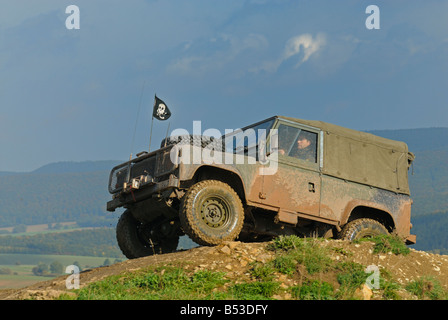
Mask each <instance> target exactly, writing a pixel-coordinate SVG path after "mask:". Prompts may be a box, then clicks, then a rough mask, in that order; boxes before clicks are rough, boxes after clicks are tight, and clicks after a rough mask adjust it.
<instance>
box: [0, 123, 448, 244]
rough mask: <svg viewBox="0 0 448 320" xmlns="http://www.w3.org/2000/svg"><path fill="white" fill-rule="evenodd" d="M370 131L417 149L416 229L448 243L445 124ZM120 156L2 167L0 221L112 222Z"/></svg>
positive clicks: (414, 183)
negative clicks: (112, 188)
mask: <svg viewBox="0 0 448 320" xmlns="http://www.w3.org/2000/svg"><path fill="white" fill-rule="evenodd" d="M368 132H369V133H373V134H376V135H378V136H382V137H385V138H389V139H394V140H400V141H404V142H406V143H407V144H408V146H409V150H410V151H411V152H414V153H415V155H416V159H415V161H414V165H413V167H412V168H411V169H410V172H409V180H410V186H411V192H412V197H413V199H414V204H413V208H412V215H413V217H414V218H415V219H413V223H414V225H415V229H416V230H417V229H418V228H422V226H423V225H425V226H426V227H425V230H426V231H423V229H421V230H422V231H421V232H422V233H424V234H426V235H427V236H426V237H427V238H428V239H429V240H431V239H432V238H435V237H437V239H438V243H437V247H436V248H432V249H441V250H445V249H448V236H447V237H446V238H444V237H443V235H442V234H440V235H436V234H433V233H431V232H430V231H431V230H430V228H431V225H432V226H434V224H436V223H438V222H441V221H445V217H446V212H447V211H448V128H424V129H403V130H377V131H368ZM120 162H122V161H116V160H110V161H85V162H58V163H51V164H48V165H45V166H43V167H41V168H39V169H37V170H34V171H32V172H27V173H17V172H0V195H1V196H0V227H9V226H16V225H21V224H25V225H31V224H44V223H57V222H66V221H77V222H80V223H83V224H84V225H85V226H89V225H92V226H93V225H95V226H98V225H109V226H110V225H111V224H112V223H113V222H111V221H116V220H117V218H118V215H119V214H118V213H108V212H107V211H106V202H107V201H109V200H110V194H109V193H108V191H107V184H108V179H109V172H110V170H111V169H112V168H113V167H114V166H115V165H117V164H119V163H120ZM423 216H427V217H428V219H426V218H425V217H423ZM422 217H423V218H422ZM419 224H420V227H419ZM447 227H448V219H447ZM444 229H445V228H442V229H441V228H440V226H439V228H438V229H437V230H440V232H442V230H444ZM443 239H446V241H445V240H443ZM425 241H426V240H425ZM443 241H445V243H444V242H443ZM422 245H425V242H424V243H423V244H422V242H420V243H419V246H422ZM425 249H428V248H425ZM429 249H431V248H429ZM429 249H428V250H429Z"/></svg>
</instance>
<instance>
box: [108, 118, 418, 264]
mask: <svg viewBox="0 0 448 320" xmlns="http://www.w3.org/2000/svg"><path fill="white" fill-rule="evenodd" d="M264 132H266V134H265V135H264V134H263V133H264ZM264 137H265V139H264ZM165 140H167V139H165ZM305 150H306V151H305ZM413 159H414V155H413V154H412V153H411V152H409V151H408V147H407V145H406V144H405V143H404V142H399V141H393V140H389V139H385V138H381V137H378V136H375V135H372V134H369V133H365V132H360V131H355V130H351V129H346V128H343V127H340V126H336V125H332V124H328V123H325V122H321V121H309V120H301V119H294V118H288V117H282V116H275V117H272V118H269V119H266V120H264V121H261V122H258V123H255V124H253V125H251V126H248V127H246V128H243V129H242V130H237V131H234V132H230V133H229V134H227V135H226V136H223V137H221V138H216V137H215V138H213V137H204V136H194V135H186V136H175V137H170V139H168V141H162V145H161V148H160V149H159V150H156V151H152V152H142V153H140V154H138V155H137V157H136V158H135V159H131V160H130V161H128V162H125V163H123V164H121V165H118V166H116V167H115V168H113V169H112V171H111V174H110V180H109V192H110V193H111V194H112V200H111V201H109V202H108V203H107V210H108V211H115V210H116V209H117V208H119V207H124V208H125V209H126V210H125V211H124V212H123V214H122V215H121V217H120V219H119V221H118V223H117V230H116V232H117V240H118V244H119V246H120V248H121V250H122V251H123V253H124V254H125V255H126V256H127V257H128V258H130V259H131V258H138V257H142V256H147V255H151V254H157V253H166V252H172V251H174V250H176V248H177V246H178V242H179V237H180V236H182V235H184V234H187V235H188V236H189V237H190V238H191V239H192V240H193V241H194V242H196V243H198V244H200V245H216V244H219V243H222V242H224V241H231V240H235V239H237V240H239V241H263V240H267V239H272V237H276V236H278V235H282V234H286V235H290V234H295V235H299V236H319V237H327V238H339V239H347V240H355V239H359V238H363V237H369V236H374V235H377V234H387V233H391V234H396V235H398V236H399V237H401V238H402V239H403V241H405V242H406V243H407V244H412V243H415V241H416V237H415V235H411V234H410V229H411V228H412V225H411V222H410V217H411V204H412V200H411V198H410V190H409V184H408V169H409V166H410V165H411V163H412V161H413Z"/></svg>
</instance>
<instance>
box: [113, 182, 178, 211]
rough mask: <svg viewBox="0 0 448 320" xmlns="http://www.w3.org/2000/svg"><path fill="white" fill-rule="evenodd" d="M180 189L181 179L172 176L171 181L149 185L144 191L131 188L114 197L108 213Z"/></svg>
mask: <svg viewBox="0 0 448 320" xmlns="http://www.w3.org/2000/svg"><path fill="white" fill-rule="evenodd" d="M178 187H179V179H178V178H177V177H175V176H174V175H170V177H169V179H167V180H163V181H160V182H156V183H154V184H151V185H147V186H145V187H144V188H142V189H134V188H132V186H130V187H129V188H128V189H126V191H122V192H120V193H118V194H116V195H115V196H114V199H112V200H111V201H109V202H107V211H112V212H113V211H115V209H117V208H119V207H124V206H126V205H129V204H133V203H136V202H139V201H142V200H145V199H148V198H150V197H151V196H152V195H154V194H158V193H161V192H163V191H165V190H168V189H171V188H178Z"/></svg>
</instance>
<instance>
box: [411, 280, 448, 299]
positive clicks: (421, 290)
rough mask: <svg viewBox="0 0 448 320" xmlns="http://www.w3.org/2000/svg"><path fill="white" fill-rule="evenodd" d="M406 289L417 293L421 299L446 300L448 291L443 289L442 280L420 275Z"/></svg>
mask: <svg viewBox="0 0 448 320" xmlns="http://www.w3.org/2000/svg"><path fill="white" fill-rule="evenodd" d="M406 290H408V291H409V292H411V293H412V294H415V295H416V296H417V297H418V298H419V299H425V298H427V299H430V300H446V299H448V292H447V291H446V290H444V289H443V287H442V286H441V285H440V282H439V281H438V280H437V279H435V278H433V277H420V278H419V279H418V280H415V281H412V282H411V283H409V284H408V285H407V286H406Z"/></svg>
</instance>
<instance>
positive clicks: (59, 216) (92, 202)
mask: <svg viewBox="0 0 448 320" xmlns="http://www.w3.org/2000/svg"><path fill="white" fill-rule="evenodd" d="M117 163H118V162H117V161H100V162H82V163H72V162H66V163H55V164H52V165H47V166H44V167H42V168H40V169H38V170H36V171H34V172H30V173H15V174H9V175H8V174H5V173H3V175H2V176H0V181H1V182H0V194H1V196H0V227H9V226H15V225H20V224H24V225H32V224H44V223H56V222H65V221H76V222H78V223H81V224H82V225H84V226H98V225H101V224H103V225H107V224H108V223H109V222H110V220H111V218H112V216H111V215H110V214H109V215H108V214H107V213H106V212H107V211H106V202H107V201H108V200H109V198H110V195H109V193H108V191H107V185H108V181H109V172H110V169H112V167H113V166H115V165H116V164H117Z"/></svg>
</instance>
